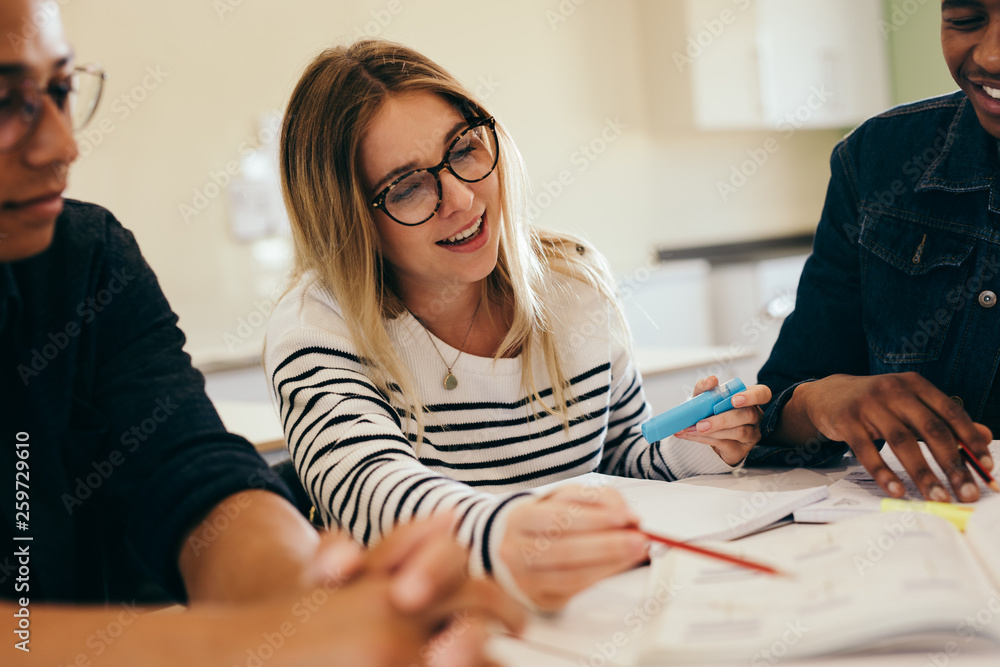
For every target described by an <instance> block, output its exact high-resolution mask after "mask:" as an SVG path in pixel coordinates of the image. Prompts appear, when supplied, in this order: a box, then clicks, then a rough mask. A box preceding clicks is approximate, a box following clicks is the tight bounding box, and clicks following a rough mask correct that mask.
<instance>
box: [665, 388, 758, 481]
mask: <svg viewBox="0 0 1000 667" xmlns="http://www.w3.org/2000/svg"><path fill="white" fill-rule="evenodd" d="M717 386H719V378H717V377H715V376H714V375H710V376H709V377H707V378H705V379H704V380H699V381H698V383H697V384H696V385H695V386H694V395H695V396H697V395H698V394H700V393H702V392H705V391H709V390H711V389H715V388H716V387H717ZM770 400H771V390H770V389H768V388H767V387H765V386H764V385H762V384H755V385H753V386H752V387H748V388H747V389H744V390H743V391H741V392H740V393H738V394H736V395H735V396H733V409H732V410H728V411H726V412H723V413H722V414H721V415H715V416H713V417H709V418H708V419H702V420H701V421H700V422H698V423H697V424H695V425H694V426H692V427H691V428H688V429H686V430H684V431H681V432H679V433H675V434H674V435H675V436H676V437H678V438H683V439H684V440H691V441H693V442H700V443H702V444H705V445H709V446H710V447H711V448H712V449H714V450H715V453H716V454H718V455H719V458H721V459H722V460H723V461H725V462H726V464H727V465H731V466H734V465H736V464H737V463H739V462H740V461H742V460H743V459H745V458H746V456H747V453H748V452H749V451H750V450H751V449H753V446H754V445H756V444H757V443H758V442H759V441H760V422H761V419H762V418H763V413H762V412H761V409H760V407H758V406H761V405H764V404H765V403H767V402H768V401H770Z"/></svg>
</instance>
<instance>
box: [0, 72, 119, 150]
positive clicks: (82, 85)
mask: <svg viewBox="0 0 1000 667" xmlns="http://www.w3.org/2000/svg"><path fill="white" fill-rule="evenodd" d="M105 79H107V74H105V72H104V70H103V69H102V68H101V67H100V66H98V65H81V66H79V67H76V68H75V69H74V70H73V71H72V73H70V74H69V76H67V77H66V78H64V79H60V80H56V81H53V82H51V83H50V84H49V85H48V87H46V88H45V89H41V88H39V86H38V83H37V82H36V81H35V80H34V79H32V78H30V77H27V76H20V75H19V76H0V153H11V152H13V151H16V150H17V149H18V148H20V147H21V146H23V145H24V144H25V142H27V141H28V139H29V138H30V137H31V135H32V133H34V131H35V128H37V127H38V122H39V120H41V117H42V110H43V109H44V100H43V98H42V96H43V95H48V96H49V97H51V98H52V101H53V102H55V105H56V108H58V109H59V111H61V112H62V113H64V114H66V116H67V117H68V118H69V119H70V122H71V124H72V127H73V131H74V132H76V131H78V130H80V129H82V128H83V127H84V126H85V125H86V124H87V123H88V122H89V121H90V120H91V119H92V118H93V117H94V112H95V111H96V110H97V105H98V103H99V102H100V101H101V93H102V92H103V91H104V81H105Z"/></svg>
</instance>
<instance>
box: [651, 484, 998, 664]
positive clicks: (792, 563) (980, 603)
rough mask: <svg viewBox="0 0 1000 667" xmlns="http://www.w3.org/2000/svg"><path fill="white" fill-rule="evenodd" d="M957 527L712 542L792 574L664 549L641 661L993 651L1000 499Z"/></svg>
mask: <svg viewBox="0 0 1000 667" xmlns="http://www.w3.org/2000/svg"><path fill="white" fill-rule="evenodd" d="M967 531H968V537H963V536H962V534H961V533H959V532H958V530H957V529H956V528H955V527H954V526H953V525H952V524H951V523H949V522H948V521H947V520H945V519H943V518H941V517H937V516H932V515H928V514H922V513H915V512H901V513H893V514H881V513H878V514H865V515H862V516H858V517H855V518H853V519H849V520H847V521H843V522H839V523H835V524H828V525H824V526H789V527H787V528H783V529H781V530H779V531H772V532H768V533H764V534H761V535H756V536H753V537H750V538H747V539H745V540H741V541H740V542H738V543H729V544H718V545H713V548H718V549H720V550H726V551H729V552H730V553H733V554H734V555H738V556H742V557H747V558H752V559H755V560H759V561H762V562H766V563H769V564H771V565H774V566H777V567H778V568H780V569H782V570H784V571H785V572H788V573H791V574H792V576H791V577H773V576H767V575H762V574H757V573H753V572H751V571H748V570H745V569H741V568H737V567H732V566H728V565H725V564H720V563H718V562H713V561H709V560H706V559H704V558H698V557H696V556H692V555H691V554H688V553H685V552H682V551H680V550H676V549H675V550H671V551H669V552H667V553H666V554H665V555H663V556H661V557H658V558H656V559H655V560H654V563H653V566H652V568H651V570H650V583H649V587H650V590H653V589H658V590H662V589H663V588H664V587H669V589H670V590H671V591H672V597H671V599H670V600H669V601H668V602H667V603H666V605H665V606H664V609H663V612H662V613H661V614H660V615H658V616H657V617H656V619H654V621H653V622H652V623H651V624H650V627H649V628H648V629H647V631H646V632H645V633H643V645H642V647H641V648H640V654H641V659H642V660H643V661H648V662H657V663H663V664H672V663H681V662H708V661H727V660H736V661H741V662H747V661H749V664H751V665H753V664H773V663H774V662H776V661H777V660H778V659H779V658H780V659H781V660H787V659H796V658H807V657H812V656H817V655H824V654H830V653H839V652H849V651H855V650H864V649H870V648H873V647H885V646H891V645H893V644H897V643H898V644H900V645H905V646H907V647H909V648H914V649H918V648H919V647H920V646H921V642H929V643H928V644H927V647H926V648H927V650H932V649H933V650H937V651H940V650H942V649H941V647H943V646H945V645H946V644H947V642H948V641H952V642H954V643H955V646H956V647H958V648H959V649H960V648H961V647H962V646H965V645H967V644H968V643H970V642H972V641H975V640H977V639H979V640H980V641H981V638H986V639H987V640H989V641H992V642H994V643H997V644H1000V593H998V592H997V590H998V588H997V586H998V585H1000V537H998V535H1000V498H994V499H991V500H988V501H983V502H981V503H980V504H979V506H978V507H977V510H976V511H975V512H974V515H973V517H972V518H971V520H970V521H969V524H968V526H967Z"/></svg>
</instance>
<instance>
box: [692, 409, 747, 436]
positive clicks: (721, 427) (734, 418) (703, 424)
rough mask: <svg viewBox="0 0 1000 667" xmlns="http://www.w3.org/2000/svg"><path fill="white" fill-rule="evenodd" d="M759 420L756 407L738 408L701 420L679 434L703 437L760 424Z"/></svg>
mask: <svg viewBox="0 0 1000 667" xmlns="http://www.w3.org/2000/svg"><path fill="white" fill-rule="evenodd" d="M761 419H763V415H762V414H761V411H760V408H758V407H750V408H738V409H733V410H727V411H726V412H723V413H722V414H720V415H715V416H713V417H709V418H708V419H702V420H701V421H700V422H698V423H697V424H695V425H694V426H692V427H691V428H688V429H685V430H684V431H682V432H681V433H685V434H686V433H700V434H702V435H705V434H706V433H717V432H719V431H725V430H727V429H735V428H739V427H741V426H744V425H747V424H752V425H756V424H760V422H761Z"/></svg>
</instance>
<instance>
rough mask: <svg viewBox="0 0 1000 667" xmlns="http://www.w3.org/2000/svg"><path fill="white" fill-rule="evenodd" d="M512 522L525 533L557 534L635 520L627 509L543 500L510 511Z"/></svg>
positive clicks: (621, 525)
mask: <svg viewBox="0 0 1000 667" xmlns="http://www.w3.org/2000/svg"><path fill="white" fill-rule="evenodd" d="M510 522H511V526H512V527H513V528H514V529H515V530H517V531H518V532H520V533H524V534H526V535H550V534H553V535H559V534H562V533H567V532H588V531H595V530H612V529H618V528H627V527H629V526H634V525H636V524H637V523H638V519H637V518H636V517H634V516H633V515H632V514H631V512H630V511H627V508H626V511H623V510H622V509H618V508H615V509H608V508H605V507H596V506H593V505H583V504H580V503H555V502H548V501H543V502H539V503H536V504H533V505H527V506H525V507H524V508H518V511H517V512H516V513H514V514H512V515H511V518H510Z"/></svg>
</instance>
